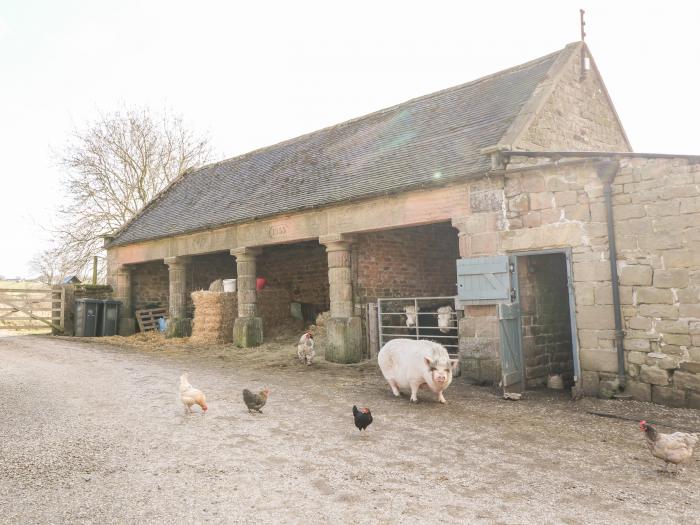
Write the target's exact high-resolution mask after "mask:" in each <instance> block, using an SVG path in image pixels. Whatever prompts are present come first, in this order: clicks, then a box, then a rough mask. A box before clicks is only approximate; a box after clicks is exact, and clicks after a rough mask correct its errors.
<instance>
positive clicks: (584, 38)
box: [579, 9, 586, 42]
mask: <svg viewBox="0 0 700 525" xmlns="http://www.w3.org/2000/svg"><path fill="white" fill-rule="evenodd" d="M579 13H581V42H585V40H586V31H585V30H584V26H585V25H586V22H585V21H584V20H583V15H584V14H586V12H585V11H584V10H583V9H579Z"/></svg>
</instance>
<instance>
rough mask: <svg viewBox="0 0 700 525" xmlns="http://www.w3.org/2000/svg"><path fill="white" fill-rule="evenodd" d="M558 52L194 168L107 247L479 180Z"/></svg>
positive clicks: (160, 196) (145, 209)
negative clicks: (488, 150) (491, 150)
mask: <svg viewBox="0 0 700 525" xmlns="http://www.w3.org/2000/svg"><path fill="white" fill-rule="evenodd" d="M562 52H563V51H559V52H557V53H553V54H551V55H548V56H545V57H542V58H539V59H537V60H534V61H532V62H528V63H527V64H523V65H521V66H516V67H514V68H511V69H508V70H505V71H502V72H500V73H496V74H494V75H490V76H488V77H484V78H482V79H479V80H475V81H473V82H469V83H467V84H463V85H460V86H456V87H453V88H449V89H446V90H443V91H440V92H437V93H433V94H431V95H427V96H424V97H420V98H417V99H414V100H410V101H408V102H405V103H403V104H399V105H396V106H394V107H391V108H388V109H384V110H381V111H377V112H375V113H372V114H370V115H367V116H364V117H361V118H357V119H354V120H351V121H348V122H344V123H342V124H338V125H336V126H332V127H330V128H326V129H322V130H319V131H316V132H313V133H310V134H308V135H303V136H301V137H297V138H295V139H292V140H288V141H286V142H282V143H280V144H276V145H274V146H269V147H266V148H263V149H260V150H256V151H253V152H251V153H247V154H245V155H241V156H239V157H235V158H232V159H229V160H225V161H222V162H218V163H216V164H211V165H208V166H204V167H202V168H200V169H197V170H195V171H193V172H189V173H187V174H185V175H184V176H182V177H180V178H179V179H178V180H177V181H176V182H175V183H173V184H172V185H171V186H170V187H169V188H167V189H166V190H165V191H164V192H163V193H161V194H160V195H159V196H158V197H156V199H154V201H152V202H151V203H149V204H148V205H147V206H146V207H145V208H144V209H143V210H142V211H141V213H140V214H139V215H137V216H136V217H135V218H134V219H133V220H132V221H131V222H130V223H129V224H127V225H126V226H125V227H124V228H123V229H122V230H121V231H120V232H118V234H117V236H116V237H115V239H114V240H113V241H112V243H111V245H112V246H115V245H121V244H130V243H134V242H138V241H143V240H147V239H154V238H159V237H168V236H172V235H176V234H181V233H186V232H192V231H196V230H203V229H207V228H211V227H215V226H221V225H225V224H231V223H236V222H244V221H250V220H253V219H256V218H260V217H265V216H270V215H275V214H279V213H286V212H292V211H297V210H302V209H305V208H311V207H322V206H325V205H329V204H333V203H338V202H343V201H349V200H356V199H362V198H367V197H371V196H376V195H382V194H387V193H397V192H400V191H406V190H408V189H413V188H419V187H424V186H428V185H435V184H444V183H447V182H450V181H453V180H455V179H458V178H463V177H468V176H475V175H478V174H483V173H484V172H485V171H487V170H488V169H489V167H490V159H489V158H488V157H487V156H485V155H482V154H480V153H479V150H480V149H482V148H484V147H488V146H493V145H495V144H497V143H498V141H499V139H500V138H501V137H502V136H503V134H504V133H505V132H506V130H507V129H508V127H509V125H510V124H511V123H512V122H513V120H514V119H515V117H516V116H517V115H518V112H519V111H520V109H521V108H522V106H523V104H525V102H527V101H528V99H529V98H530V97H531V96H532V94H533V91H534V90H535V88H536V87H537V85H538V84H539V83H540V82H541V81H542V80H544V79H545V77H546V75H547V71H548V70H549V69H550V67H551V66H552V64H553V63H554V61H555V60H556V59H557V57H558V56H559V55H560V53H562ZM438 173H439V174H440V175H439V177H437V176H436V174H438Z"/></svg>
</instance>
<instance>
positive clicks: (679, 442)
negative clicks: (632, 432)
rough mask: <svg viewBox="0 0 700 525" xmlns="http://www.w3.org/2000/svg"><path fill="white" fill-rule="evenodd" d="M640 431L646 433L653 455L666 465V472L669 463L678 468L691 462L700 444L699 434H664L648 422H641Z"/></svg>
mask: <svg viewBox="0 0 700 525" xmlns="http://www.w3.org/2000/svg"><path fill="white" fill-rule="evenodd" d="M639 429H640V430H641V431H642V432H644V435H645V437H646V439H647V446H648V447H649V451H650V452H651V455H652V456H654V457H655V458H659V459H661V460H663V461H664V462H665V463H666V469H665V470H666V471H668V464H669V463H673V464H674V465H676V466H678V464H680V463H686V462H687V461H688V460H690V458H691V457H692V455H693V449H694V448H695V445H697V443H698V436H697V434H687V433H685V432H674V433H673V434H662V433H661V432H657V431H656V429H655V428H654V427H653V426H652V425H650V424H649V423H647V422H646V421H640V422H639Z"/></svg>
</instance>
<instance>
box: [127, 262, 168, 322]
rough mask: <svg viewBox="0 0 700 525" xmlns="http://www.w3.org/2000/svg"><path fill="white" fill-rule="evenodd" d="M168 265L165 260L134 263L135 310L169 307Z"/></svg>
mask: <svg viewBox="0 0 700 525" xmlns="http://www.w3.org/2000/svg"><path fill="white" fill-rule="evenodd" d="M168 286H169V276H168V266H167V265H166V264H165V263H164V262H163V261H151V262H147V263H142V264H134V265H133V267H132V270H131V304H132V307H133V309H134V310H141V309H143V308H147V307H153V306H154V305H155V306H157V307H162V308H168V305H169V303H168V296H169V289H168Z"/></svg>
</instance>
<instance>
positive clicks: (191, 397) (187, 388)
mask: <svg viewBox="0 0 700 525" xmlns="http://www.w3.org/2000/svg"><path fill="white" fill-rule="evenodd" d="M180 399H181V400H182V404H183V405H185V411H186V412H192V405H199V406H200V407H201V408H202V411H203V412H206V411H207V409H208V408H209V407H208V406H207V398H206V397H205V396H204V393H203V392H202V391H201V390H197V389H196V388H194V387H193V386H192V385H190V382H189V381H188V380H187V374H186V373H185V374H182V375H181V376H180Z"/></svg>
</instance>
